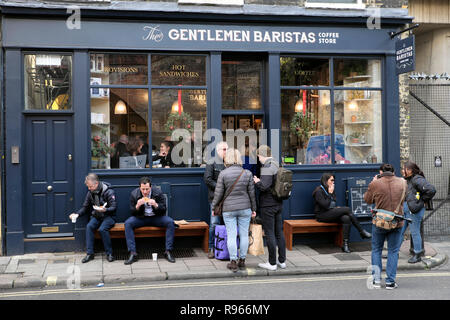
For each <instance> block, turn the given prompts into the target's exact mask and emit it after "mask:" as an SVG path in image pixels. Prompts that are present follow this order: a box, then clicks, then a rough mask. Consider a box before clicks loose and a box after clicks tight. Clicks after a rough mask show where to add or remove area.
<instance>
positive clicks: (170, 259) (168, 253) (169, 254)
mask: <svg viewBox="0 0 450 320" xmlns="http://www.w3.org/2000/svg"><path fill="white" fill-rule="evenodd" d="M164 257H165V258H166V259H167V261H169V262H171V263H175V258H174V257H172V254H171V253H170V251H169V250H167V251H166V252H164Z"/></svg>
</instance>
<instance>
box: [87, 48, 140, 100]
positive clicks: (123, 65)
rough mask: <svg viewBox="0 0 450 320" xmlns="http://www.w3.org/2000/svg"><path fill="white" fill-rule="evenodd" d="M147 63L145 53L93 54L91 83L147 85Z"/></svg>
mask: <svg viewBox="0 0 450 320" xmlns="http://www.w3.org/2000/svg"><path fill="white" fill-rule="evenodd" d="M147 64H148V63H147V55H144V54H141V55H136V54H103V53H96V54H91V55H90V70H91V85H146V84H147V83H148V67H147ZM92 90H93V91H94V93H95V92H98V89H92Z"/></svg>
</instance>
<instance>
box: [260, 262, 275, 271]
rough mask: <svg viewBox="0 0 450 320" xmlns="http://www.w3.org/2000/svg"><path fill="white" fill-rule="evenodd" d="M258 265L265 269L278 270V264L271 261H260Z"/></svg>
mask: <svg viewBox="0 0 450 320" xmlns="http://www.w3.org/2000/svg"><path fill="white" fill-rule="evenodd" d="M258 267H260V268H263V269H267V270H270V271H276V270H277V265H274V266H273V265H271V264H270V263H269V262H266V263H260V264H258Z"/></svg>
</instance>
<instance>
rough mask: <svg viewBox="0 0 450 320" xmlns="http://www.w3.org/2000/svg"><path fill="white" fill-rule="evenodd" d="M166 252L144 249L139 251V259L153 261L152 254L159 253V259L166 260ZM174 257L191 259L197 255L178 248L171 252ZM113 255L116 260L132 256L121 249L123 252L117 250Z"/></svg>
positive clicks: (188, 250)
mask: <svg viewBox="0 0 450 320" xmlns="http://www.w3.org/2000/svg"><path fill="white" fill-rule="evenodd" d="M164 251H165V249H163V248H157V249H156V248H155V249H152V248H142V249H139V251H138V257H139V260H151V259H152V258H153V257H152V254H153V253H157V254H158V259H163V258H164ZM171 253H172V256H173V257H174V258H191V257H196V256H197V255H196V254H195V252H194V250H193V249H191V248H176V249H173V250H172V251H171ZM113 255H114V259H116V260H127V259H128V257H129V256H130V254H129V253H128V250H126V249H121V250H115V251H113Z"/></svg>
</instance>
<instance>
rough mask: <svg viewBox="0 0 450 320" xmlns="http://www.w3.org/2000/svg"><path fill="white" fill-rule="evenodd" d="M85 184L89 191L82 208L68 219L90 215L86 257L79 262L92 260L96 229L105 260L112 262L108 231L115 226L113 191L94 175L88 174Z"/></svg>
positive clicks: (87, 228) (87, 229) (87, 227)
mask: <svg viewBox="0 0 450 320" xmlns="http://www.w3.org/2000/svg"><path fill="white" fill-rule="evenodd" d="M85 183H86V186H87V188H88V189H89V191H88V193H87V194H86V198H85V200H84V203H83V206H82V207H81V209H80V210H78V212H77V213H72V214H71V215H70V218H71V219H74V220H76V219H77V218H78V217H79V216H83V215H85V214H89V215H91V218H90V221H89V223H88V224H87V226H86V247H87V248H86V249H87V250H86V251H87V255H86V257H84V258H83V260H81V262H82V263H86V262H89V261H91V260H93V259H94V240H95V238H94V236H95V230H97V229H98V231H99V232H100V235H101V236H102V240H103V245H104V247H105V252H106V259H107V260H108V261H109V262H112V261H114V257H113V255H112V245H111V238H110V236H109V230H110V229H111V228H112V227H114V225H115V224H116V222H115V220H114V215H115V213H116V207H117V205H116V197H115V195H114V190H113V189H111V188H110V184H109V183H106V182H101V181H99V179H98V176H97V175H96V174H95V173H90V174H89V175H88V176H87V177H86V179H85ZM94 206H95V207H94ZM94 208H95V209H94Z"/></svg>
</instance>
